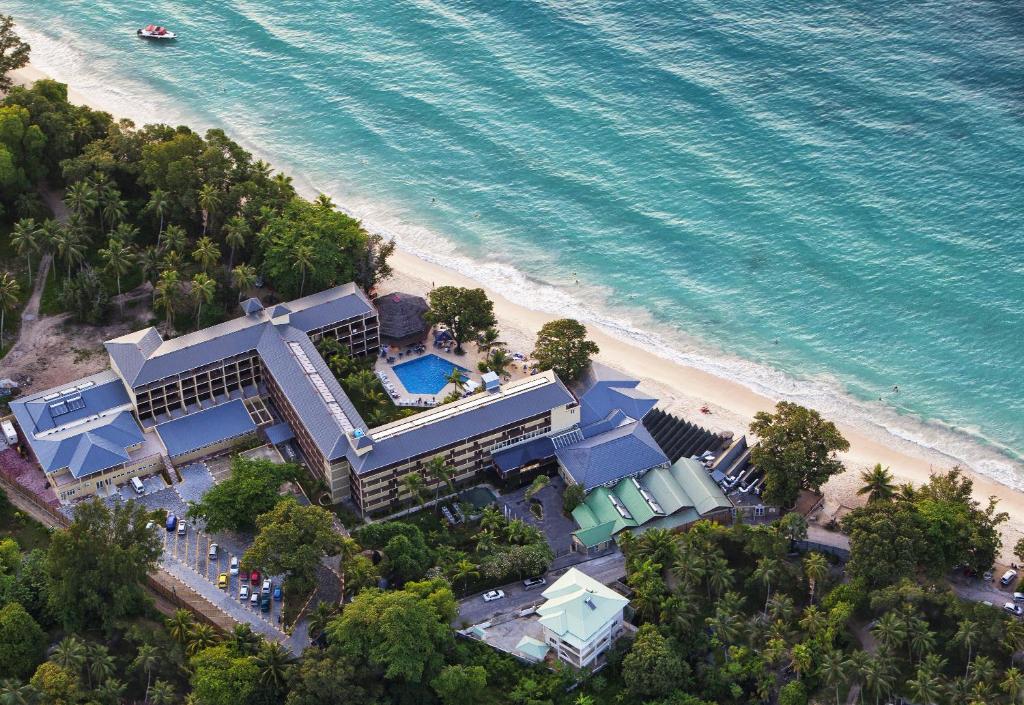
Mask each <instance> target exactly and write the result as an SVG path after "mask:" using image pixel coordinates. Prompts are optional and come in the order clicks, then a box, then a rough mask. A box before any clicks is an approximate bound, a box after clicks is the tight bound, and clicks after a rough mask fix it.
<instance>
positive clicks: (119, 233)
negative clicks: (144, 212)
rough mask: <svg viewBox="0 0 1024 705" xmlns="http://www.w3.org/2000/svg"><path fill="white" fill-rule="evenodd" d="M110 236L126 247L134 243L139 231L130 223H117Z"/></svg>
mask: <svg viewBox="0 0 1024 705" xmlns="http://www.w3.org/2000/svg"><path fill="white" fill-rule="evenodd" d="M110 236H111V237H113V238H116V239H118V240H120V241H121V242H123V243H124V244H126V245H130V244H132V243H133V242H135V238H137V237H138V236H139V229H138V228H136V227H135V226H134V225H132V224H131V223H118V224H117V227H116V228H114V230H113V232H111V233H110Z"/></svg>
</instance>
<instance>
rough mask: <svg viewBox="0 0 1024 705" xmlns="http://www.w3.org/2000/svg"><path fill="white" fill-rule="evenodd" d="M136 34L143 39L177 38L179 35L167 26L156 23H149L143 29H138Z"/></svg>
mask: <svg viewBox="0 0 1024 705" xmlns="http://www.w3.org/2000/svg"><path fill="white" fill-rule="evenodd" d="M135 34H136V35H137V36H139V37H142V38H143V39H175V38H176V37H177V36H178V35H176V34H175V33H174V32H172V31H170V30H169V29H167V28H166V27H161V26H159V25H155V24H148V25H146V26H145V27H143V28H142V29H137V30H135Z"/></svg>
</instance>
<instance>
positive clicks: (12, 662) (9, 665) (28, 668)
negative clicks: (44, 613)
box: [0, 602, 46, 679]
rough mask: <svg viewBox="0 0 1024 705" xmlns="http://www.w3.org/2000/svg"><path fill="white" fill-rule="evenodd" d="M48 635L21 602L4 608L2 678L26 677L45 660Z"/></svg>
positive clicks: (0, 656)
mask: <svg viewBox="0 0 1024 705" xmlns="http://www.w3.org/2000/svg"><path fill="white" fill-rule="evenodd" d="M45 647H46V635H45V634H44V633H43V630H42V629H41V628H40V626H39V624H37V623H36V620H34V619H32V615H30V614H29V613H28V612H26V611H25V608H24V607H22V606H21V605H19V604H18V603H17V602H8V603H7V604H6V605H4V606H3V607H2V608H0V678H21V679H25V678H28V677H29V676H31V675H32V673H33V672H34V671H35V669H36V666H37V665H38V664H39V662H40V661H42V660H43V649H44V648H45Z"/></svg>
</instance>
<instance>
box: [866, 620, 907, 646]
mask: <svg viewBox="0 0 1024 705" xmlns="http://www.w3.org/2000/svg"><path fill="white" fill-rule="evenodd" d="M872 632H874V634H875V638H876V639H878V642H879V643H880V644H881V645H882V646H884V647H885V648H886V650H887V651H889V652H894V651H896V649H897V648H899V646H900V644H902V643H903V640H904V639H906V638H907V628H906V625H904V623H903V620H902V619H900V617H899V615H898V614H897V613H896V612H886V613H885V614H884V615H882V618H881V619H879V620H878V623H877V624H875V627H874V629H872Z"/></svg>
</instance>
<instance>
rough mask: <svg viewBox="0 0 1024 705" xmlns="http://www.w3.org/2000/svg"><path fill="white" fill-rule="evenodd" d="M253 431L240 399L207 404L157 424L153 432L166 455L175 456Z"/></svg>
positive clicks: (253, 426)
mask: <svg viewBox="0 0 1024 705" xmlns="http://www.w3.org/2000/svg"><path fill="white" fill-rule="evenodd" d="M255 430H256V424H255V423H254V422H253V420H252V417H251V416H249V410H248V409H246V408H245V403H244V402H243V401H242V400H241V399H234V400H232V401H229V402H227V403H225V404H218V405H217V406H211V407H210V408H209V409H203V410H202V411H197V412H196V413H194V414H189V415H188V416H182V417H181V418H180V419H174V420H173V421H167V422H165V423H162V424H158V425H157V427H156V432H157V433H159V434H160V440H162V441H163V442H164V446H165V447H166V448H167V454H168V455H169V456H170V457H171V458H176V457H178V456H181V455H185V454H186V453H192V452H195V451H197V450H199V449H200V448H205V447H206V446H211V445H213V444H215V443H220V442H221V441H226V440H228V439H230V438H237V437H238V436H244V435H245V434H247V433H252V432H253V431H255Z"/></svg>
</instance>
